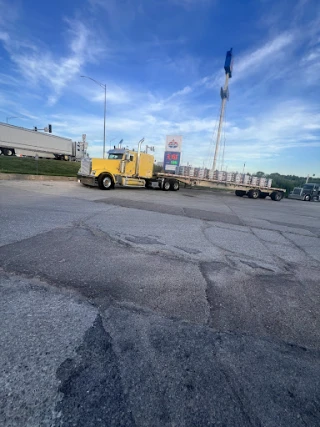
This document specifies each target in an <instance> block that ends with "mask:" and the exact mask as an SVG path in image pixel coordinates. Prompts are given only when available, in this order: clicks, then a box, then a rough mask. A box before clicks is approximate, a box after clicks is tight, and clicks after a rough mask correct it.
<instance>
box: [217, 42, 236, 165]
mask: <svg viewBox="0 0 320 427" xmlns="http://www.w3.org/2000/svg"><path fill="white" fill-rule="evenodd" d="M232 67H233V54H232V48H231V49H230V50H228V52H227V55H226V60H225V63H224V69H225V73H226V80H225V83H224V86H223V88H221V90H220V96H221V110H220V119H219V127H218V133H217V141H216V149H215V153H214V159H213V165H212V170H213V171H215V170H216V167H217V160H218V155H219V145H220V139H221V130H222V125H223V119H224V113H225V108H226V103H227V100H228V99H229V86H228V85H229V79H230V78H231V77H232Z"/></svg>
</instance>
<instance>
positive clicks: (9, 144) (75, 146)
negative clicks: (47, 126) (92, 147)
mask: <svg viewBox="0 0 320 427" xmlns="http://www.w3.org/2000/svg"><path fill="white" fill-rule="evenodd" d="M0 155H3V156H17V157H24V156H26V157H35V156H36V155H37V156H38V157H39V158H45V159H50V158H51V159H57V160H81V159H82V158H83V157H84V156H86V143H84V142H75V141H72V140H71V139H68V138H62V137H60V136H56V135H51V134H48V133H43V132H38V131H34V130H30V129H25V128H22V127H18V126H12V125H9V124H5V123H0Z"/></svg>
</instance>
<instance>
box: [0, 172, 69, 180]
mask: <svg viewBox="0 0 320 427" xmlns="http://www.w3.org/2000/svg"><path fill="white" fill-rule="evenodd" d="M12 180H19V181H77V178H76V177H73V176H53V175H27V174H25V175H24V174H19V173H0V181H12Z"/></svg>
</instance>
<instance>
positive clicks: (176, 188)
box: [170, 179, 180, 191]
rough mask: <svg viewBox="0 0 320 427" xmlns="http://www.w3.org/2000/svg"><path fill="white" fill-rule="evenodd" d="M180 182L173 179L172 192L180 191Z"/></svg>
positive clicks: (171, 182)
mask: <svg viewBox="0 0 320 427" xmlns="http://www.w3.org/2000/svg"><path fill="white" fill-rule="evenodd" d="M179 188H180V187H179V181H177V180H176V179H173V180H171V181H170V190H171V191H178V190H179Z"/></svg>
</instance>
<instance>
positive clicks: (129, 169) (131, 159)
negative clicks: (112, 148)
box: [126, 153, 137, 176]
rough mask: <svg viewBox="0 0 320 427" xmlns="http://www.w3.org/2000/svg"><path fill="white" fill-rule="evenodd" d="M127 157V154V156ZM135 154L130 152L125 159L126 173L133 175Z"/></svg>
mask: <svg viewBox="0 0 320 427" xmlns="http://www.w3.org/2000/svg"><path fill="white" fill-rule="evenodd" d="M128 157H129V156H128ZM136 158H137V156H136V154H131V153H130V157H129V159H128V160H127V161H126V175H127V176H133V175H134V174H135V170H136Z"/></svg>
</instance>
